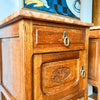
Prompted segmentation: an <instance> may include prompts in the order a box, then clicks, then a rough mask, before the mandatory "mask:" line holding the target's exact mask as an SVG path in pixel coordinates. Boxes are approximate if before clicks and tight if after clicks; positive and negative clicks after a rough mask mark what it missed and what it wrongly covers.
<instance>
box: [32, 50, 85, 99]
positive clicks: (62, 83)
mask: <svg viewBox="0 0 100 100" xmlns="http://www.w3.org/2000/svg"><path fill="white" fill-rule="evenodd" d="M83 56H84V52H79V51H73V52H64V53H51V54H42V55H41V54H40V55H34V79H33V80H34V100H60V99H61V100H63V99H64V98H67V99H70V98H73V97H74V96H76V95H77V99H78V98H81V97H84V91H85V89H86V87H85V86H84V84H83V83H84V80H86V78H84V79H83V78H82V76H81V71H80V70H81V66H85V65H84V60H82V58H83ZM84 68H85V67H84ZM67 99H64V100H67Z"/></svg>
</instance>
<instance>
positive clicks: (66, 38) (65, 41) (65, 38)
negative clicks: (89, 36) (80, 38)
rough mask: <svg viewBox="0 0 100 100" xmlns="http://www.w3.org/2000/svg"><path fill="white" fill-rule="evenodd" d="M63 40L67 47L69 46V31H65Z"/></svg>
mask: <svg viewBox="0 0 100 100" xmlns="http://www.w3.org/2000/svg"><path fill="white" fill-rule="evenodd" d="M63 42H64V44H65V46H66V47H68V46H69V38H68V37H67V33H66V32H65V31H64V33H63Z"/></svg>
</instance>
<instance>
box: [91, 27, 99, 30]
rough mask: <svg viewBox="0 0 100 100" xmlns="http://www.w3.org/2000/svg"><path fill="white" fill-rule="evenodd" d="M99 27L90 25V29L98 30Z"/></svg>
mask: <svg viewBox="0 0 100 100" xmlns="http://www.w3.org/2000/svg"><path fill="white" fill-rule="evenodd" d="M99 29H100V26H93V27H90V30H99Z"/></svg>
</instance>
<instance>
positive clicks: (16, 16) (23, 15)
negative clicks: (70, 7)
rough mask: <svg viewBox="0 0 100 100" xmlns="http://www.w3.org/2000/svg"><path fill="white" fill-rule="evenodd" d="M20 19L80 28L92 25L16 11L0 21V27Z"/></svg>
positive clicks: (37, 13)
mask: <svg viewBox="0 0 100 100" xmlns="http://www.w3.org/2000/svg"><path fill="white" fill-rule="evenodd" d="M22 18H28V19H37V20H45V21H51V22H57V23H65V24H73V25H80V26H86V27H91V26H93V24H91V23H86V22H81V21H79V20H72V19H69V18H66V17H60V16H56V15H50V14H43V13H39V12H33V11H28V10H17V11H16V12H14V13H13V14H11V15H10V16H8V17H7V18H5V19H4V20H2V21H0V27H3V26H5V25H8V24H10V23H12V22H14V21H17V20H19V19H22Z"/></svg>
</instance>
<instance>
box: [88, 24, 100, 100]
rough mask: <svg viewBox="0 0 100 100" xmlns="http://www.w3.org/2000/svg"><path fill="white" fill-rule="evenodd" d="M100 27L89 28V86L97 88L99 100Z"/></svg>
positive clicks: (99, 98) (99, 99)
mask: <svg viewBox="0 0 100 100" xmlns="http://www.w3.org/2000/svg"><path fill="white" fill-rule="evenodd" d="M99 67H100V27H99V26H98V27H97V26H96V27H91V30H90V34H89V76H88V79H89V84H91V85H93V86H96V87H97V88H98V100H100V68H99Z"/></svg>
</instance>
